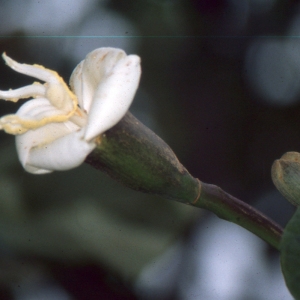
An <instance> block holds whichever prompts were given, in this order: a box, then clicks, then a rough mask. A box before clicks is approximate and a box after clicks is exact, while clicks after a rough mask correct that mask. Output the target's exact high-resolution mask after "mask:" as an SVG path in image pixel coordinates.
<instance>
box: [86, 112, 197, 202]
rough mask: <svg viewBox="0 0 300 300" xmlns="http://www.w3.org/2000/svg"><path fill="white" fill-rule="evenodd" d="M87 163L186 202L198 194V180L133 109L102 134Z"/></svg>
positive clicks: (134, 185) (133, 185)
mask: <svg viewBox="0 0 300 300" xmlns="http://www.w3.org/2000/svg"><path fill="white" fill-rule="evenodd" d="M96 144H97V146H96V148H95V149H94V150H93V152H92V153H91V154H89V155H88V157H87V158H86V162H87V163H89V164H91V165H92V166H93V167H95V168H97V169H100V170H101V171H104V172H105V173H107V174H108V175H109V176H111V177H112V178H114V179H116V180H118V181H120V182H121V183H123V184H124V185H126V186H127V187H130V188H132V189H134V190H137V191H142V192H146V193H150V194H157V195H161V196H163V197H166V198H170V199H174V200H177V201H180V202H184V203H191V202H193V200H195V199H197V198H198V197H199V193H200V190H199V189H200V185H199V181H198V180H197V179H195V178H194V177H193V176H191V175H190V174H189V172H188V171H187V170H186V169H185V168H184V167H183V166H182V164H181V163H180V162H179V161H178V159H177V157H176V155H175V154H174V152H173V151H172V150H171V148H170V147H169V146H168V145H167V144H166V143H165V142H164V141H163V140H162V139H161V138H159V137H158V136H157V135H156V134H155V133H153V132H152V131H151V130H150V129H149V128H147V127H146V126H145V125H143V124H142V123H141V122H140V121H138V120H137V119H136V118H135V117H134V116H133V115H132V114H131V113H130V112H127V114H126V115H125V117H124V118H123V119H122V120H121V121H120V122H119V123H118V124H117V125H115V126H114V127H112V128H111V129H109V130H108V131H106V132H105V134H103V135H102V136H99V139H98V141H97V140H96Z"/></svg>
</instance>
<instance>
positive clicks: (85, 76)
mask: <svg viewBox="0 0 300 300" xmlns="http://www.w3.org/2000/svg"><path fill="white" fill-rule="evenodd" d="M124 57H126V53H125V52H124V51H123V50H121V49H116V48H99V49H96V50H94V51H92V52H90V53H89V54H88V55H87V56H86V58H85V59H84V60H83V61H82V62H80V63H79V64H78V66H77V67H76V68H75V69H74V71H73V73H72V75H71V78H70V86H71V88H72V90H73V91H74V93H75V94H76V96H77V98H78V103H79V105H80V107H81V108H83V109H84V110H85V111H87V112H89V111H90V107H91V104H92V101H93V99H94V94H95V92H96V90H97V88H98V86H99V84H102V81H103V80H104V79H105V77H107V76H109V74H110V73H111V72H113V69H114V67H115V66H116V65H117V64H118V62H119V61H120V60H122V59H123V58H124Z"/></svg>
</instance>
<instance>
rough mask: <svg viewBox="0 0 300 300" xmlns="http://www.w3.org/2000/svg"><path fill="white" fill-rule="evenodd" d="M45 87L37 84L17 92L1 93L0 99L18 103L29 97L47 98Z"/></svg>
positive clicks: (16, 90)
mask: <svg viewBox="0 0 300 300" xmlns="http://www.w3.org/2000/svg"><path fill="white" fill-rule="evenodd" d="M45 91H46V89H45V87H44V86H43V85H41V84H38V83H35V84H31V85H27V86H24V87H21V88H19V89H15V90H9V91H0V99H6V100H11V101H13V102H17V101H18V100H19V99H24V98H29V97H34V98H37V97H43V96H45Z"/></svg>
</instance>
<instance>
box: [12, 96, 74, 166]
mask: <svg viewBox="0 0 300 300" xmlns="http://www.w3.org/2000/svg"><path fill="white" fill-rule="evenodd" d="M58 113H60V111H59V110H58V109H56V108H55V107H53V106H52V105H50V104H49V101H48V100H47V99H44V98H39V99H34V100H30V101H28V102H26V103H24V104H23V105H22V106H21V107H20V109H19V110H18V111H17V116H18V117H20V118H22V119H26V120H37V119H42V118H45V117H49V116H53V115H56V114H58ZM78 129H79V126H77V125H75V124H74V123H72V122H70V121H67V122H63V123H49V124H46V125H44V126H42V127H40V128H37V129H35V130H28V131H27V132H26V133H24V134H21V135H18V136H16V145H17V151H18V155H19V160H20V161H21V163H22V165H23V166H24V168H25V169H27V168H26V165H27V163H28V157H29V154H30V152H31V151H32V148H34V147H37V146H39V145H45V144H50V143H51V142H53V141H54V140H56V139H59V138H61V137H63V136H66V135H68V134H70V133H72V132H75V131H76V130H78ZM29 172H32V171H29Z"/></svg>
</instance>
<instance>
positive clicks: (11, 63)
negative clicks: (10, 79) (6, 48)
mask: <svg viewBox="0 0 300 300" xmlns="http://www.w3.org/2000/svg"><path fill="white" fill-rule="evenodd" d="M2 58H3V59H4V61H5V63H6V64H7V65H8V66H9V67H11V68H12V66H13V65H14V64H16V63H17V62H16V61H14V60H13V59H12V58H10V57H9V56H7V55H6V52H3V54H2Z"/></svg>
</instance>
